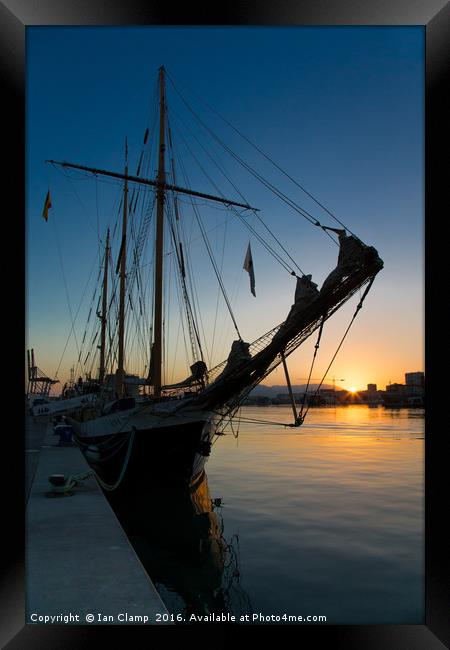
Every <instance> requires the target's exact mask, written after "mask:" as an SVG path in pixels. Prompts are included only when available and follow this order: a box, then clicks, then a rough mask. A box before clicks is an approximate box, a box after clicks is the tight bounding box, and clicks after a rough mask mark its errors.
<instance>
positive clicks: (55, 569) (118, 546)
mask: <svg viewBox="0 0 450 650" xmlns="http://www.w3.org/2000/svg"><path fill="white" fill-rule="evenodd" d="M58 443H59V437H58V436H56V435H54V434H53V427H52V424H51V423H45V424H44V423H41V422H33V418H31V417H29V418H28V417H27V438H26V449H27V450H28V451H27V452H26V453H27V489H26V494H27V512H26V534H27V538H26V575H27V589H26V591H27V593H26V601H27V604H26V613H25V621H26V623H37V624H42V623H48V624H52V623H55V624H59V625H61V624H67V623H68V624H72V625H87V624H91V625H102V624H103V625H105V624H106V625H114V624H116V625H127V624H140V625H142V624H148V625H162V624H166V625H167V624H168V623H169V624H170V620H168V619H170V616H168V612H167V609H166V607H165V605H164V603H163V602H162V600H161V598H160V596H159V594H158V592H157V591H156V588H155V587H154V585H153V583H152V582H151V580H150V578H149V576H148V575H147V574H146V572H145V570H144V568H143V566H142V564H141V562H140V560H139V558H138V557H137V555H136V553H135V551H134V549H133V548H132V546H131V544H130V542H129V541H128V538H127V537H126V535H125V533H124V531H123V530H122V528H121V526H120V523H119V521H118V519H117V518H116V516H115V514H114V512H113V510H112V509H111V507H110V505H109V503H108V501H107V500H106V498H105V496H104V494H103V492H102V491H101V489H100V487H99V486H98V484H97V481H96V479H95V478H94V477H93V476H91V477H89V478H87V479H86V480H84V481H82V482H81V483H80V484H79V485H77V486H76V487H74V488H73V490H72V495H71V496H69V495H58V496H49V494H50V493H51V491H52V486H51V484H50V482H49V480H48V478H49V476H51V475H52V474H64V476H65V477H66V478H67V477H69V476H71V475H74V474H80V473H84V472H89V471H90V468H89V466H88V464H87V462H86V460H85V459H84V456H83V455H82V453H81V451H80V450H79V449H78V447H76V446H74V447H64V446H59V444H58ZM164 618H165V619H166V620H162V619H164ZM160 619H161V620H160Z"/></svg>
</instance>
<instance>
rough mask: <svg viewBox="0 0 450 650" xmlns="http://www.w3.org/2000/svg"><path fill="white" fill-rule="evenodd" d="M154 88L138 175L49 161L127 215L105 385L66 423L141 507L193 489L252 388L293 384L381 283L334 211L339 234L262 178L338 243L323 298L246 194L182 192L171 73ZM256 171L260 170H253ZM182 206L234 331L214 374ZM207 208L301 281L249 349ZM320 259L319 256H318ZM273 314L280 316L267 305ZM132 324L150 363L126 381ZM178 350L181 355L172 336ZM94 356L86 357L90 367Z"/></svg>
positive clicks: (103, 359) (105, 314)
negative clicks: (110, 183)
mask: <svg viewBox="0 0 450 650" xmlns="http://www.w3.org/2000/svg"><path fill="white" fill-rule="evenodd" d="M158 89H159V98H158V109H159V110H158V113H159V119H157V120H156V124H157V126H155V127H154V129H153V131H150V130H149V129H148V128H147V129H146V131H145V134H144V140H143V149H142V152H141V156H140V158H139V163H138V166H137V171H136V173H135V174H131V173H130V171H129V165H130V163H129V158H128V145H127V144H126V146H125V165H124V170H123V171H121V172H115V171H110V170H105V169H98V168H92V167H88V166H85V165H80V164H75V163H69V162H57V161H48V162H50V163H51V164H53V165H55V166H57V167H62V168H63V170H65V171H67V170H78V172H82V173H83V174H85V175H86V174H87V175H90V176H92V177H94V178H95V179H98V178H104V179H107V180H114V182H116V183H117V182H119V183H121V184H122V198H121V206H120V213H119V214H118V221H117V223H116V226H118V227H117V228H115V232H116V234H117V233H118V231H119V229H121V233H120V235H119V234H117V237H118V240H117V242H118V243H117V245H119V243H120V246H119V252H118V256H117V263H116V265H115V276H114V269H113V266H114V265H112V264H111V245H110V230H109V229H108V232H107V236H106V245H105V252H104V258H103V271H104V273H103V277H102V278H101V296H99V301H98V307H97V316H98V319H99V326H100V327H99V330H98V331H97V333H96V335H95V337H93V342H96V338H97V335H99V337H98V338H99V340H100V344H99V345H98V346H96V349H97V350H99V357H98V364H99V366H98V377H97V379H96V380H93V381H95V382H96V383H97V385H98V389H99V390H98V393H97V394H96V397H95V399H93V400H92V402H90V403H89V404H86V405H84V408H81V409H78V410H77V411H76V412H74V413H73V414H72V417H71V418H70V419H69V421H70V423H71V425H72V426H73V429H74V432H75V439H76V441H77V443H78V444H79V446H80V447H81V449H82V451H83V453H84V454H85V456H86V459H87V460H88V462H89V464H90V465H91V467H92V468H93V469H94V470H95V472H96V474H97V478H98V480H99V481H100V484H101V485H102V486H103V487H104V489H105V490H107V491H110V492H115V493H116V494H117V495H121V497H120V498H122V497H123V498H125V499H133V498H134V496H135V495H136V494H138V493H141V492H142V491H143V490H145V489H146V487H147V486H148V485H149V484H150V483H152V482H154V481H158V480H161V477H164V479H165V480H167V479H169V480H170V481H174V482H181V483H184V484H186V483H189V482H190V481H192V480H195V477H198V476H199V475H200V474H201V472H202V471H203V470H204V464H205V461H206V459H207V458H208V456H209V455H210V453H211V448H212V444H213V443H214V441H215V440H216V439H217V438H216V437H217V436H218V435H220V433H222V431H223V427H224V426H226V425H227V424H228V423H229V422H230V421H231V420H232V418H233V417H234V415H235V414H236V413H237V411H238V409H239V408H240V406H241V405H242V403H243V402H244V401H245V399H246V398H247V397H248V395H249V393H250V392H251V391H252V390H253V388H255V387H256V386H257V385H258V384H259V383H260V382H261V381H263V380H264V379H265V378H266V377H267V376H268V375H269V374H270V373H271V372H273V370H275V368H277V367H278V366H279V365H282V366H283V369H284V371H285V373H286V379H287V383H288V386H290V380H289V375H288V368H287V362H286V359H287V358H288V356H289V355H290V354H292V353H293V352H294V351H295V350H296V349H297V348H298V347H299V346H300V345H302V344H303V343H304V341H306V340H307V339H308V338H309V337H310V336H311V335H312V334H313V333H314V332H315V331H317V332H318V342H317V345H316V348H317V347H318V345H319V341H320V338H321V336H322V333H323V329H324V325H325V323H326V322H327V321H328V319H329V318H330V317H331V316H332V315H333V314H334V313H335V312H336V311H337V310H338V309H340V308H341V307H342V305H344V303H346V302H347V301H348V300H349V298H351V297H352V296H353V295H354V294H355V293H357V292H361V294H362V295H361V298H360V301H359V303H358V306H357V308H356V312H355V315H356V313H357V312H358V311H359V309H360V307H361V306H362V303H363V301H364V299H365V297H366V295H367V293H368V292H369V290H370V288H371V286H372V283H373V281H374V278H375V276H376V275H377V273H378V272H379V271H380V270H381V269H382V267H383V262H382V260H381V259H380V257H379V255H378V252H377V251H376V250H375V248H373V247H372V246H368V245H366V244H364V243H363V242H362V241H361V240H360V239H359V238H358V237H357V236H356V235H354V234H352V233H351V232H350V231H349V230H348V228H346V227H345V226H344V225H343V224H342V222H341V221H339V220H337V218H336V217H334V216H333V215H332V214H331V212H329V211H328V210H326V218H327V219H334V220H335V221H336V222H338V224H337V225H338V226H339V227H335V226H336V223H333V226H330V225H324V224H323V223H322V222H321V221H319V219H318V218H316V217H313V216H312V215H311V214H310V213H309V212H307V211H306V210H304V209H303V208H301V207H299V206H298V204H297V203H295V202H294V201H293V200H291V199H288V198H287V197H286V195H285V194H284V193H283V192H281V191H279V190H277V188H276V187H275V186H274V185H273V184H271V183H269V182H268V181H267V180H266V179H265V178H264V177H262V176H261V175H259V174H257V173H256V172H255V173H254V174H253V176H254V177H255V178H256V180H257V181H260V182H262V183H263V184H264V186H265V187H266V188H268V189H269V190H270V191H272V192H273V193H274V194H275V196H277V197H278V198H279V199H281V200H282V201H284V203H287V205H288V206H289V207H290V208H292V209H294V210H295V211H296V212H297V213H299V214H301V215H302V216H303V217H305V219H306V221H308V222H309V225H310V226H311V227H313V228H315V229H317V230H320V231H321V232H322V233H323V234H324V235H325V236H326V237H328V238H329V239H331V240H332V242H333V244H335V245H337V246H338V250H339V253H338V260H337V265H336V267H335V268H334V269H333V270H332V271H331V272H330V273H329V275H328V277H327V278H326V279H325V281H324V282H323V284H322V286H321V288H320V289H319V288H318V285H317V284H316V283H314V282H313V281H312V276H311V274H305V273H303V272H302V271H301V270H300V267H299V266H298V264H297V262H296V261H295V260H294V258H293V257H292V256H291V255H290V254H289V253H288V252H287V249H286V248H285V247H284V246H283V245H282V244H281V242H280V241H279V239H278V238H275V241H276V242H277V246H278V245H279V246H278V248H277V249H275V245H274V244H273V239H270V237H272V238H274V237H275V236H274V235H273V233H272V232H271V230H270V229H269V228H268V226H267V225H265V224H264V227H265V228H266V230H267V231H268V232H269V235H270V236H269V237H267V238H266V239H265V238H264V237H263V236H262V235H261V234H260V232H259V231H257V230H256V229H255V228H253V227H252V226H251V224H250V222H249V220H248V219H246V217H245V216H243V215H251V216H254V217H255V219H258V220H259V221H261V223H263V221H262V218H261V216H260V214H259V212H260V210H259V209H257V208H255V207H252V205H250V204H249V203H248V202H247V201H246V200H245V199H244V198H242V197H243V195H242V193H240V192H239V196H238V197H237V198H233V199H230V198H227V197H226V196H225V195H224V194H222V193H221V192H219V191H217V193H216V194H210V193H206V192H203V191H200V190H198V189H192V188H191V187H190V185H189V184H188V183H187V181H186V182H185V183H184V184H181V183H180V182H179V181H178V167H177V165H176V161H177V160H178V158H177V154H176V152H175V145H174V137H173V132H172V130H171V124H170V123H169V119H168V107H167V99H166V97H167V95H166V71H165V69H164V67H161V68H160V69H159V73H158ZM220 144H222V142H221V141H220ZM224 146H225V147H226V145H224ZM148 147H153V153H154V154H155V157H156V158H155V159H156V160H157V163H158V169H157V172H156V176H155V177H151V175H148V176H147V177H146V176H144V175H143V173H142V169H143V164H144V161H145V160H146V158H145V156H146V152H147V150H148ZM258 151H259V149H258ZM233 157H234V160H235V161H236V162H237V163H238V164H243V165H244V168H246V169H247V171H248V167H249V166H248V165H247V164H246V163H245V162H243V160H242V159H241V158H240V157H237V156H235V155H234V154H233ZM266 157H267V156H266ZM148 160H153V159H151V158H148ZM179 167H180V169H181V172H180V173H182V174H183V178H184V179H186V178H187V176H186V174H185V173H184V167H183V166H182V163H180V165H179ZM149 168H151V162H150V163H149ZM250 171H251V172H252V173H253V169H251V170H250ZM206 175H207V174H206ZM289 178H291V177H289ZM142 197H144V199H145V200H146V202H144V201H142V205H143V206H145V207H144V209H143V211H142V213H141V217H140V220H138V218H137V210H136V206H137V205H138V202H139V201H140V200H141V198H142ZM238 199H239V200H238ZM183 201H185V202H186V203H187V204H188V205H189V209H190V210H191V211H192V214H193V215H194V217H195V218H196V219H197V223H198V227H199V231H200V232H201V235H202V238H203V241H204V243H205V248H206V253H207V256H209V258H210V260H211V266H212V271H211V282H212V280H213V279H214V276H215V279H217V282H218V285H219V289H220V291H221V294H222V298H223V301H224V304H225V305H226V307H227V309H228V312H229V315H230V319H231V322H232V325H233V327H234V329H235V331H236V336H235V339H234V341H232V344H231V349H230V351H229V354H228V356H227V358H225V359H224V360H223V361H222V362H221V363H218V364H215V365H213V366H212V367H211V366H208V364H207V355H206V353H205V351H204V347H203V346H202V342H201V338H202V337H201V329H202V324H201V317H200V315H199V313H198V308H197V307H198V301H197V298H196V294H195V290H194V289H193V287H192V283H191V279H192V274H191V271H190V269H191V266H190V264H191V262H190V260H189V256H188V252H189V251H188V249H189V241H187V240H186V237H185V235H186V233H185V232H184V231H183V228H182V224H183V209H184V204H183ZM200 202H203V203H206V204H208V205H211V204H213V205H216V206H219V207H220V208H221V209H222V210H224V211H230V212H231V213H232V215H233V216H234V217H237V218H238V219H239V220H240V221H241V222H242V223H243V225H244V227H247V226H249V230H250V232H251V235H252V236H253V237H255V238H256V240H257V241H258V242H259V243H260V244H262V245H263V246H264V248H265V249H266V250H267V251H268V253H269V254H270V255H271V256H272V257H273V259H274V260H275V261H276V262H278V263H280V264H281V266H282V267H283V269H284V270H286V271H287V272H288V274H289V275H290V276H294V278H295V282H296V287H295V296H294V303H293V305H292V306H291V308H290V310H289V311H288V313H287V316H284V317H283V315H282V314H280V317H279V318H278V319H277V320H275V323H277V322H278V324H275V325H274V326H273V327H272V328H271V329H270V330H269V331H267V332H265V333H263V334H262V335H261V336H260V337H259V338H257V339H256V340H254V341H253V342H246V341H245V340H244V339H243V338H242V336H241V333H240V329H239V327H238V325H237V319H236V317H235V314H234V310H233V308H232V305H231V300H230V298H229V295H228V292H227V291H226V288H225V284H226V283H225V282H224V278H223V277H222V275H221V272H220V265H219V264H218V263H217V261H216V260H215V259H214V255H213V254H212V250H211V246H210V245H209V240H208V236H207V232H206V229H205V227H204V224H203V223H202V221H201V220H200V219H199V214H198V213H199V204H200ZM317 203H318V202H317ZM318 205H319V206H320V205H321V204H319V203H318ZM321 207H322V208H323V206H321ZM153 212H156V223H155V225H154V234H155V243H154V248H153V250H154V255H153V257H152V262H151V264H152V266H153V274H152V282H153V289H152V292H151V301H150V303H151V304H150V307H149V310H147V311H146V306H145V298H146V295H145V291H144V288H143V285H144V278H143V276H142V269H143V265H142V261H141V257H140V256H141V253H142V250H143V249H144V243H145V242H146V237H147V233H148V225H149V222H150V221H151V217H152V215H153ZM194 217H193V218H194ZM119 219H120V220H119ZM130 238H131V239H132V242H130ZM168 242H169V243H170V245H171V249H170V251H168V250H167V248H165V246H166V245H167V243H168ZM169 254H170V263H171V265H172V267H173V268H174V269H175V270H176V272H177V282H178V284H177V290H178V298H179V303H180V308H181V313H182V315H180V317H179V320H178V321H175V323H178V326H181V325H182V326H183V328H184V329H183V333H184V337H185V346H186V349H187V350H188V352H189V354H190V356H191V361H190V374H189V375H188V376H187V377H186V378H185V379H182V380H179V381H176V382H175V383H167V382H164V380H163V377H164V372H163V367H164V365H166V366H167V355H168V353H169V352H170V349H169V350H168V348H167V345H168V341H167V338H166V339H165V334H166V332H165V328H166V327H167V322H166V321H165V313H166V312H165V299H166V300H167V291H168V289H169V283H168V281H166V272H167V264H168V262H167V259H168V256H169ZM317 254H318V255H320V252H319V251H318V253H317ZM243 257H244V256H243ZM243 268H244V269H245V270H246V271H247V273H248V274H249V279H250V289H251V293H252V294H253V296H255V274H254V268H253V256H252V250H251V245H250V243H249V244H248V247H247V251H246V254H245V258H244V266H243ZM111 276H112V277H113V278H117V284H116V285H115V286H114V287H112V288H110V287H109V285H108V278H111ZM291 281H292V278H291ZM133 291H134V293H133ZM114 305H116V307H115V310H114ZM268 309H272V308H271V307H270V306H268ZM272 311H273V309H272ZM286 311H287V310H286ZM285 313H286V312H285ZM274 316H275V315H274ZM275 318H276V317H275ZM132 321H134V327H135V332H137V334H136V339H138V338H139V337H140V340H142V341H143V343H142V348H143V350H144V352H145V354H146V355H147V356H146V364H145V365H144V364H143V369H142V371H140V373H139V374H132V373H131V372H127V358H129V357H127V351H126V341H127V340H128V339H129V338H130V336H129V327H130V324H131V322H132ZM280 321H281V322H280ZM127 328H128V329H127ZM213 339H214V337H213ZM83 340H84V337H83ZM213 342H214V341H213ZM171 346H172V348H173V347H175V343H174V341H173V339H172V341H171ZM94 347H95V346H94ZM172 348H171V349H172ZM80 357H81V351H80ZM88 357H89V353H88V355H87V357H86V359H87V358H88ZM91 358H92V357H91ZM108 364H109V365H108ZM107 366H108V367H107ZM293 410H294V423H293V426H300V425H301V424H302V421H303V415H301V414H300V415H299V414H298V413H297V412H296V408H295V404H294V401H293Z"/></svg>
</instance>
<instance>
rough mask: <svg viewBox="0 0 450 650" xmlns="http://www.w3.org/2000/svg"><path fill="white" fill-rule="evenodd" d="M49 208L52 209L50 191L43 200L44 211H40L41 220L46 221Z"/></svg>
mask: <svg viewBox="0 0 450 650" xmlns="http://www.w3.org/2000/svg"><path fill="white" fill-rule="evenodd" d="M51 207H52V202H51V199H50V190H49V191H48V192H47V196H46V198H45V203H44V209H43V210H42V218H43V219H45V221H48V211H49V209H50V208H51Z"/></svg>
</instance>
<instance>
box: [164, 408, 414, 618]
mask: <svg viewBox="0 0 450 650" xmlns="http://www.w3.org/2000/svg"><path fill="white" fill-rule="evenodd" d="M241 415H242V416H243V417H245V418H256V419H261V420H269V421H274V422H275V421H279V422H286V423H289V422H292V412H291V410H290V407H288V406H272V407H259V408H258V407H245V408H243V409H242V411H241ZM227 432H228V435H225V436H222V437H220V438H218V439H217V442H216V443H215V445H214V447H213V451H212V454H211V457H210V459H209V461H208V463H207V466H206V469H207V475H208V483H209V491H210V494H211V497H212V498H213V499H214V498H217V497H221V498H222V506H221V507H216V508H215V509H214V512H213V513H212V516H214V517H215V518H216V519H215V522H214V526H212V525H211V526H210V529H209V535H210V537H209V541H211V539H212V538H214V540H215V542H217V535H216V536H214V535H213V534H212V533H213V530H216V529H217V525H218V526H219V527H220V526H221V527H222V528H221V533H222V539H223V540H224V543H225V544H226V546H224V549H225V551H224V552H223V553H222V559H223V562H222V564H221V563H220V562H219V561H217V558H218V557H219V555H220V553H219V552H218V550H217V549H218V547H217V543H216V546H215V547H214V549H215V555H214V557H215V559H216V561H215V562H213V563H212V564H213V565H214V580H212V581H210V582H209V583H208V586H207V587H206V588H205V589H203V587H204V586H205V582H204V583H203V587H202V588H200V587H199V586H198V585H196V584H195V580H196V578H198V577H199V576H200V575H202V576H203V578H205V576H206V577H207V576H208V569H207V568H205V567H207V565H208V566H209V565H211V557H213V555H212V551H211V545H210V546H208V553H209V555H208V558H209V559H208V562H207V563H206V564H205V563H203V564H202V561H200V560H199V558H198V557H197V559H195V560H193V559H192V557H191V558H190V559H186V558H185V559H184V560H183V562H182V563H181V564H180V565H179V568H178V571H179V572H183V571H185V568H186V566H188V565H189V563H190V567H191V574H192V576H191V578H192V580H193V582H191V585H192V588H191V590H190V595H186V593H187V592H186V588H185V586H184V587H183V588H180V586H179V584H177V581H176V580H173V579H172V580H171V579H168V580H163V579H161V576H160V575H157V576H154V577H155V578H156V585H157V588H158V589H159V590H160V592H161V594H162V596H163V599H164V601H165V602H166V604H167V607H168V609H169V611H171V612H174V613H175V614H176V613H180V612H181V613H184V614H186V612H191V611H200V612H203V613H207V612H208V611H221V610H222V611H229V612H231V613H234V614H236V615H237V616H239V615H242V614H245V613H257V614H260V613H261V614H262V615H264V616H270V615H279V616H282V615H283V614H286V615H288V616H303V617H305V616H308V615H311V616H319V615H320V616H326V617H327V618H326V620H327V623H331V624H347V625H348V624H377V623H378V624H423V622H424V413H423V410H422V409H398V410H393V409H385V408H383V407H381V406H380V407H374V408H370V407H367V406H359V405H353V406H348V407H337V408H334V407H324V408H314V409H311V410H310V411H309V413H308V416H307V420H306V421H305V423H304V425H303V426H302V427H300V428H297V429H291V428H284V427H280V426H275V425H272V424H270V425H261V424H250V423H244V422H242V423H241V425H240V430H239V436H238V438H237V439H236V438H235V437H234V436H233V434H232V432H231V431H230V430H227ZM201 543H206V542H201ZM201 543H200V544H201ZM169 560H170V562H169V563H172V568H173V556H172V558H169ZM192 562H193V563H194V564H192ZM186 563H187V564H186ZM183 566H184V567H185V568H184V569H183ZM218 573H219V577H218ZM220 574H221V575H220ZM206 581H207V580H206ZM202 589H203V591H202ZM207 589H209V590H210V594H209V595H210V596H211V598H209V599H206V600H207V602H206V601H205V597H204V593H205V591H206V590H207ZM188 591H189V590H188ZM193 594H194V595H195V598H197V604H195V603H194V604H193V602H192V595H193ZM212 596H214V598H215V599H216V600H214V598H213V597H212ZM200 601H203V603H204V607H203V609H202V607H201V606H200V605H199V603H200ZM205 602H206V604H205ZM238 620H239V619H238ZM250 620H251V616H250Z"/></svg>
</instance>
